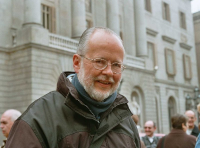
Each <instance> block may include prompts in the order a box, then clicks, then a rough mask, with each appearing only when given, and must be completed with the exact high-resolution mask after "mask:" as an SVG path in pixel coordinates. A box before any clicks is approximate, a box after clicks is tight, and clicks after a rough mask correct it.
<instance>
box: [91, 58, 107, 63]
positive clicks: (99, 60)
mask: <svg viewBox="0 0 200 148" xmlns="http://www.w3.org/2000/svg"><path fill="white" fill-rule="evenodd" d="M94 62H95V63H97V64H105V63H106V62H105V60H102V59H96V60H94Z"/></svg>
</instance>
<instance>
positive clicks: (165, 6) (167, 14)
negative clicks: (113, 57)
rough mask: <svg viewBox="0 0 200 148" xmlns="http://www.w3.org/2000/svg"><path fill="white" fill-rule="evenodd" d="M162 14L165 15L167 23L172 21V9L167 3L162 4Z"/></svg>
mask: <svg viewBox="0 0 200 148" xmlns="http://www.w3.org/2000/svg"><path fill="white" fill-rule="evenodd" d="M162 8H163V9H162V14H163V19H164V20H166V21H169V22H170V21H171V16H170V7H169V4H168V3H166V2H162Z"/></svg>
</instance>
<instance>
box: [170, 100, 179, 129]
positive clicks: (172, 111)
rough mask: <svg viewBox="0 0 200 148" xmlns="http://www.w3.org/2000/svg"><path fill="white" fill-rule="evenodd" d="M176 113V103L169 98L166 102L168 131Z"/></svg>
mask: <svg viewBox="0 0 200 148" xmlns="http://www.w3.org/2000/svg"><path fill="white" fill-rule="evenodd" d="M176 113H177V111H176V101H175V99H174V98H173V97H170V98H169V100H168V114H169V128H170V129H169V130H171V129H172V124H171V118H172V116H173V115H175V114H176Z"/></svg>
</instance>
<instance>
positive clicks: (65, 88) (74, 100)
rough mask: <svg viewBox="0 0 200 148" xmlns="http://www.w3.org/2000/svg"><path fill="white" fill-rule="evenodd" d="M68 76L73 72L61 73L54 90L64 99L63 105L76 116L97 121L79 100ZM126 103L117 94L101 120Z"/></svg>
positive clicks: (125, 100) (124, 99)
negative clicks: (79, 115) (75, 113)
mask: <svg viewBox="0 0 200 148" xmlns="http://www.w3.org/2000/svg"><path fill="white" fill-rule="evenodd" d="M70 74H74V72H63V73H61V74H60V76H59V78H58V82H57V89H56V90H57V91H58V92H59V93H61V94H62V95H63V96H64V97H65V98H66V100H65V102H64V103H65V104H66V105H67V106H68V107H70V108H71V109H72V110H74V111H75V112H77V113H78V114H81V115H82V116H85V117H86V118H89V119H93V120H95V121H97V120H96V118H95V116H94V115H93V113H92V112H91V111H90V109H89V108H88V107H87V106H86V105H85V104H84V103H83V102H82V101H81V100H80V99H79V97H80V96H79V94H78V92H77V90H76V88H75V87H74V86H73V85H72V83H71V82H70V81H69V80H68V79H67V76H68V75H70ZM127 103H128V100H127V99H126V98H125V97H124V96H122V95H120V94H118V95H117V98H116V99H115V101H114V102H113V104H112V105H111V106H110V108H109V109H108V110H107V111H106V112H105V113H103V114H102V116H101V118H103V117H105V116H106V115H107V114H108V113H109V112H111V111H112V110H113V109H114V108H115V107H116V106H118V105H122V104H127ZM125 108H126V110H129V108H128V106H126V107H125ZM129 111H130V110H129Z"/></svg>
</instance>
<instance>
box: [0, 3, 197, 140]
mask: <svg viewBox="0 0 200 148" xmlns="http://www.w3.org/2000/svg"><path fill="white" fill-rule="evenodd" d="M190 9H191V8H190V0H176V1H174V0H1V1H0V18H1V23H0V32H1V33H0V82H1V85H0V96H1V97H0V114H2V112H3V111H4V110H6V109H8V108H15V109H18V110H20V111H22V112H23V111H24V110H25V109H26V108H27V106H28V105H29V104H30V103H31V102H33V101H34V100H36V99H38V98H39V97H41V96H42V95H44V94H46V93H48V92H49V91H52V90H55V88H56V82H57V79H58V76H59V74H60V73H61V72H62V71H73V67H72V55H73V54H74V53H75V52H76V48H77V45H78V39H79V37H80V36H81V34H82V32H83V31H84V30H85V29H86V28H88V27H92V26H103V27H109V28H111V29H112V30H114V31H115V32H116V33H117V34H119V35H120V36H121V38H122V40H123V42H124V46H125V50H126V58H125V60H124V64H125V66H126V70H125V71H124V72H123V79H122V81H121V85H120V87H119V90H118V91H119V92H120V93H121V94H123V95H124V96H126V97H127V99H128V100H129V101H130V103H129V105H130V108H131V109H132V111H133V112H134V113H135V114H139V116H140V125H141V127H142V126H143V124H144V122H145V121H146V120H150V119H151V120H154V121H155V122H156V123H157V127H158V128H157V129H158V130H157V131H158V132H161V133H168V132H169V129H170V126H171V125H170V120H169V119H170V117H171V115H173V114H174V113H184V111H185V97H186V95H187V94H191V95H192V94H193V89H194V87H195V86H198V78H197V62H196V56H195V44H194V30H193V20H192V14H191V10H190ZM1 137H2V136H1Z"/></svg>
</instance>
